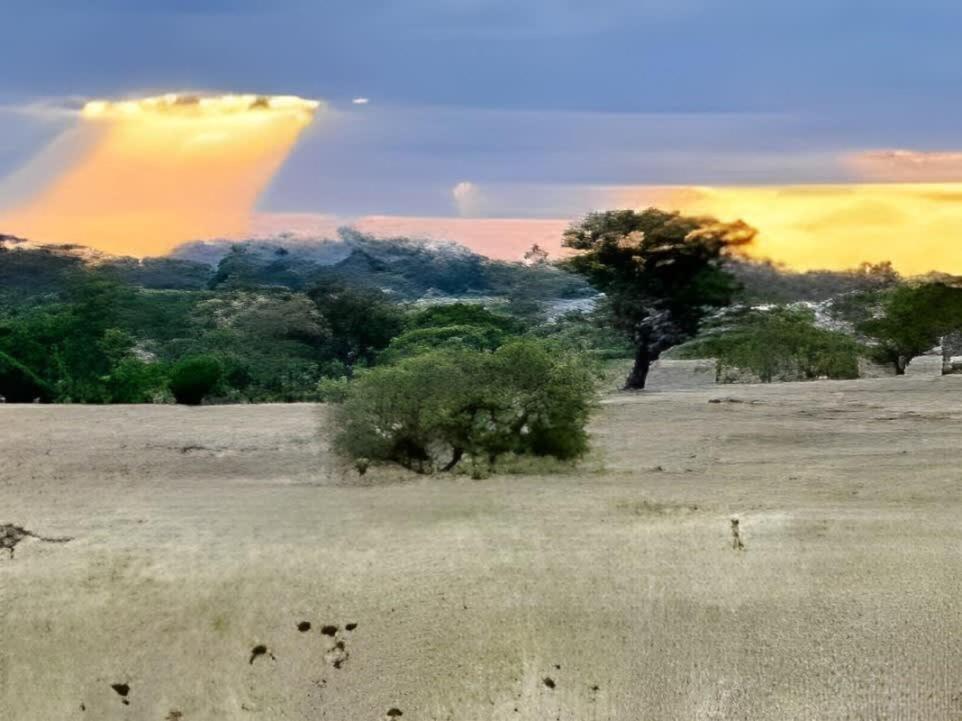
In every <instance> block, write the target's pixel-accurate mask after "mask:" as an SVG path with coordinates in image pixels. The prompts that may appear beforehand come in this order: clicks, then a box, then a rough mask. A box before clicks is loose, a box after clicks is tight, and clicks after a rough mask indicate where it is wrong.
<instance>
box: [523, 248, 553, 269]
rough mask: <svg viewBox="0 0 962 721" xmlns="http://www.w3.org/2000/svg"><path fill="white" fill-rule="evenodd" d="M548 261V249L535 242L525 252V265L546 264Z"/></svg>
mask: <svg viewBox="0 0 962 721" xmlns="http://www.w3.org/2000/svg"><path fill="white" fill-rule="evenodd" d="M547 262H548V251H546V250H545V249H544V248H542V247H541V246H540V245H538V244H537V243H535V244H534V245H532V246H531V247H530V248H529V249H528V250H526V251H525V253H524V264H525V265H544V264H545V263H547Z"/></svg>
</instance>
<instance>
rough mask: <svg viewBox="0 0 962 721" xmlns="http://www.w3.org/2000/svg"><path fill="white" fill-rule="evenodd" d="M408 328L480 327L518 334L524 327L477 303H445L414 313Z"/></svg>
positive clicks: (514, 320)
mask: <svg viewBox="0 0 962 721" xmlns="http://www.w3.org/2000/svg"><path fill="white" fill-rule="evenodd" d="M407 326H408V327H409V328H445V327H448V326H480V327H489V328H495V329H497V330H500V331H503V332H505V333H511V334H515V335H517V334H519V333H522V332H524V330H525V326H524V324H523V323H520V322H519V321H518V320H517V319H515V318H512V317H510V316H506V315H501V314H500V313H493V312H492V311H490V310H488V309H487V308H485V307H484V306H483V305H480V304H478V303H445V304H441V305H432V306H429V307H428V308H425V309H424V310H420V311H418V312H416V313H414V314H413V315H412V316H411V317H410V318H409V319H408V323H407Z"/></svg>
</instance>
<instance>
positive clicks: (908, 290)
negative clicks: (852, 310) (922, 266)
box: [858, 282, 962, 374]
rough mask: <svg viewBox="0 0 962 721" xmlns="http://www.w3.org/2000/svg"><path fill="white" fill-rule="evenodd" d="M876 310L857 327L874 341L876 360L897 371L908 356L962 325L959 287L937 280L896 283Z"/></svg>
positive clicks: (933, 344)
mask: <svg viewBox="0 0 962 721" xmlns="http://www.w3.org/2000/svg"><path fill="white" fill-rule="evenodd" d="M879 311H880V312H879V313H878V315H877V316H876V317H874V318H871V319H869V320H866V321H864V322H862V323H860V324H859V328H858V329H859V330H860V331H861V332H862V333H864V334H865V335H867V336H868V337H869V338H872V339H873V340H875V341H876V343H877V344H878V345H877V350H876V355H877V356H878V358H879V360H881V361H883V362H888V363H892V364H894V366H895V372H896V373H899V374H901V373H904V372H905V367H906V366H907V365H908V363H909V361H910V360H912V358H914V357H915V356H918V355H921V354H923V353H925V352H926V351H927V350H929V349H931V348H932V347H933V346H936V345H938V344H939V342H940V341H941V339H942V337H943V336H945V335H947V334H949V333H951V332H953V331H956V330H959V329H960V328H962V288H960V287H957V286H953V285H948V284H946V283H941V282H935V283H923V284H920V285H901V286H897V287H895V288H893V289H892V290H889V291H887V292H885V293H884V294H883V295H882V300H881V304H880V308H879Z"/></svg>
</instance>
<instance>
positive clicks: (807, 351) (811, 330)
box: [678, 307, 861, 383]
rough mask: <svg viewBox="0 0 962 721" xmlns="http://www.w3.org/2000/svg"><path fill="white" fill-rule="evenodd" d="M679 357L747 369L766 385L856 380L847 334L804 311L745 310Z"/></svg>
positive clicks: (855, 353)
mask: <svg viewBox="0 0 962 721" xmlns="http://www.w3.org/2000/svg"><path fill="white" fill-rule="evenodd" d="M678 350H679V356H681V357H687V358H716V359H717V360H718V363H719V366H720V370H724V369H725V368H734V369H744V370H749V371H751V372H752V373H754V374H755V375H756V376H758V378H759V379H761V380H762V381H763V382H765V383H770V382H771V381H773V380H781V381H792V380H810V379H814V378H821V377H827V378H836V379H841V378H857V377H858V357H859V354H860V351H861V348H860V347H859V344H858V343H857V342H856V341H855V340H854V339H853V338H852V337H851V336H848V335H846V334H845V333H841V332H837V331H832V330H828V329H825V328H819V327H818V326H816V325H815V314H814V313H813V312H812V311H811V310H808V309H806V308H792V307H776V308H771V309H767V310H761V309H745V310H743V311H741V312H738V313H735V314H730V315H728V316H727V317H725V318H724V319H723V320H720V321H718V323H717V324H715V326H714V327H712V328H710V329H708V330H706V332H705V334H704V335H703V336H702V337H699V338H696V339H695V340H693V341H691V342H689V343H687V344H685V345H683V346H681V347H680V348H679V349H678Z"/></svg>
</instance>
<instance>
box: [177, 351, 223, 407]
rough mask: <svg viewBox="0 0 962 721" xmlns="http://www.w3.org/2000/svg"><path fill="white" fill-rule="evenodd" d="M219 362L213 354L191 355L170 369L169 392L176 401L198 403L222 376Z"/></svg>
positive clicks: (190, 404)
mask: <svg viewBox="0 0 962 721" xmlns="http://www.w3.org/2000/svg"><path fill="white" fill-rule="evenodd" d="M223 373H224V369H223V367H222V366H221V362H220V361H219V360H218V359H217V358H215V357H213V356H191V357H188V358H184V359H183V360H181V361H180V362H179V363H177V364H176V365H175V366H174V367H173V368H172V369H171V371H170V392H171V393H173V394H174V399H175V400H176V401H177V402H178V403H183V404H184V405H188V406H197V405H200V404H201V403H202V402H203V400H204V398H206V397H207V396H208V395H210V394H211V393H212V392H213V391H214V389H215V388H216V387H217V384H218V383H219V382H220V380H221V377H222V376H223Z"/></svg>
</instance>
